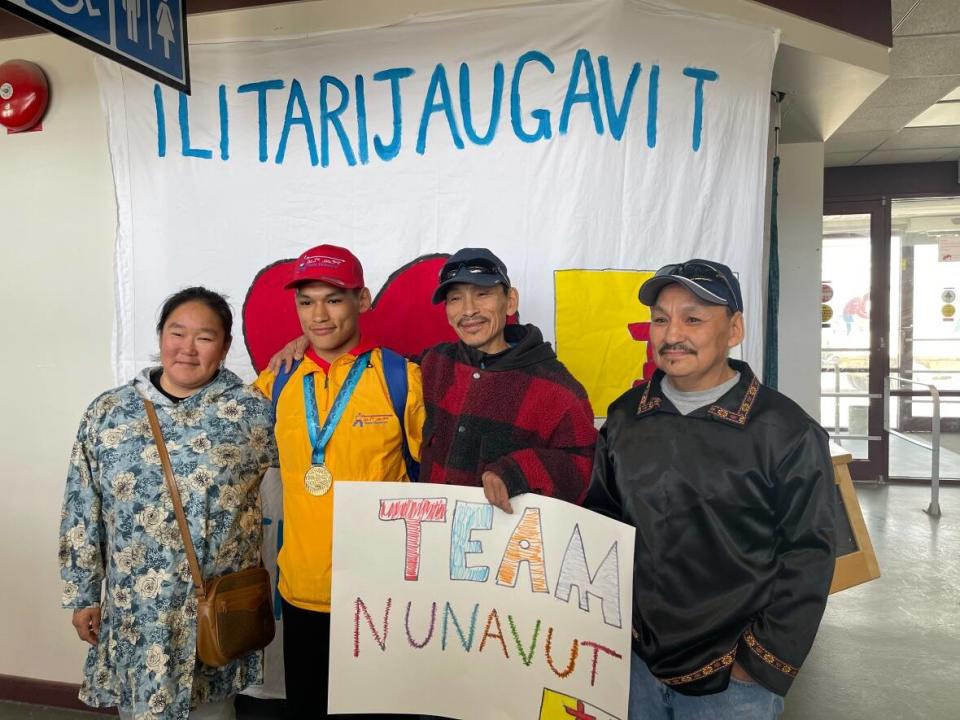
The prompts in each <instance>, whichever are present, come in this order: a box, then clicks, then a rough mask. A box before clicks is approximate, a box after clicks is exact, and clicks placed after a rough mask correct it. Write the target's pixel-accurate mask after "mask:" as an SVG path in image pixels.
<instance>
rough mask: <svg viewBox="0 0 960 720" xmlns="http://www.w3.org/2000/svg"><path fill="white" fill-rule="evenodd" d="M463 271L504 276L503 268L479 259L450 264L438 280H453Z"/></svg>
mask: <svg viewBox="0 0 960 720" xmlns="http://www.w3.org/2000/svg"><path fill="white" fill-rule="evenodd" d="M464 271H466V272H467V273H468V274H470V275H497V276H499V277H501V278H504V274H503V270H501V269H500V268H499V267H497V266H496V265H494V264H493V263H485V262H483V261H482V260H481V261H473V262H469V263H458V264H457V265H453V266H451V267H450V268H448V269H447V270H446V271H444V273H443V274H442V275H441V276H440V282H446V281H447V280H453V278H455V277H457V276H458V275H459V274H460V273H462V272H464ZM504 279H506V278H504Z"/></svg>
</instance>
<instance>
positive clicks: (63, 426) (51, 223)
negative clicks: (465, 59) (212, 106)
mask: <svg viewBox="0 0 960 720" xmlns="http://www.w3.org/2000/svg"><path fill="white" fill-rule="evenodd" d="M517 2H518V0H487V1H486V2H484V0H405V1H404V2H378V1H376V0H326V1H325V2H299V3H293V4H291V5H281V6H272V7H267V8H258V9H253V10H247V11H242V12H229V13H215V14H209V15H203V16H194V17H192V18H191V19H190V26H189V35H190V39H191V41H192V42H200V41H204V40H210V39H217V38H237V37H254V36H267V35H276V36H287V35H296V34H302V33H308V32H321V31H324V30H334V29H340V28H347V27H361V26H371V25H382V24H385V23H392V22H397V21H399V20H402V19H404V18H406V17H409V16H410V15H412V14H415V13H422V12H432V11H437V10H445V9H461V8H471V7H483V6H492V5H509V4H516V3H517ZM13 58H23V59H26V60H31V61H33V62H36V63H38V64H39V65H40V66H41V67H43V69H44V70H45V72H46V73H47V75H48V77H49V79H50V82H51V85H52V103H51V107H50V110H49V112H48V114H47V116H46V118H45V119H44V121H43V131H42V132H38V133H26V134H20V135H10V136H8V135H6V134H0V249H2V255H0V258H2V259H0V307H2V312H0V338H3V345H2V352H0V377H5V378H6V386H5V388H4V393H3V408H4V411H3V412H0V461H2V464H3V465H2V466H3V470H4V477H3V486H2V487H3V494H2V497H3V501H2V505H0V577H3V578H4V580H3V587H2V589H0V618H3V620H4V622H3V626H4V627H3V631H2V640H0V674H4V675H19V676H23V677H32V678H40V679H45V680H59V681H64V682H79V680H80V670H81V667H82V662H83V656H84V652H85V649H84V646H83V645H82V644H81V642H80V641H79V640H77V639H76V636H75V635H74V634H73V629H72V627H71V625H70V617H69V613H67V612H66V611H63V610H61V609H60V607H59V606H60V582H59V570H58V566H57V531H58V526H59V522H60V504H61V501H62V494H63V481H64V476H65V472H66V467H67V459H68V457H69V454H70V446H71V443H72V441H73V435H74V433H75V432H76V428H77V424H78V422H79V420H80V415H81V413H82V412H83V410H84V408H85V407H86V405H87V403H89V402H90V400H91V399H93V397H94V396H95V395H97V394H98V393H99V392H101V391H103V390H105V389H107V388H108V387H111V386H112V385H113V384H114V383H113V377H112V374H111V371H110V343H111V333H112V324H113V241H114V235H115V233H116V204H115V200H114V194H113V179H112V175H111V171H110V162H109V155H108V150H107V144H106V129H105V125H104V119H103V114H102V112H101V109H100V101H99V94H98V89H97V82H96V78H95V75H94V71H93V62H92V55H91V54H90V53H89V52H87V51H86V50H84V49H82V48H80V47H79V46H76V45H72V44H70V43H69V42H67V41H66V40H63V39H60V38H57V37H54V36H51V35H43V36H38V37H32V38H25V39H17V40H6V41H0V62H3V61H5V60H9V59H13Z"/></svg>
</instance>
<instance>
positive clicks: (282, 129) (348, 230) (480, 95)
mask: <svg viewBox="0 0 960 720" xmlns="http://www.w3.org/2000/svg"><path fill="white" fill-rule="evenodd" d="M776 43H777V38H776V34H775V33H774V32H773V31H772V30H768V29H763V28H757V27H752V26H746V25H743V24H739V23H735V22H731V21H728V20H721V19H715V18H709V17H704V16H699V15H695V14H692V13H691V12H689V11H686V10H678V9H675V8H671V7H670V6H666V5H661V4H656V3H653V2H640V1H639V0H603V1H597V0H585V1H580V2H546V3H536V4H530V5H523V6H517V7H510V8H502V9H490V10H482V11H474V12H469V13H456V14H442V15H434V16H425V17H416V18H414V19H411V20H410V21H408V22H404V23H401V24H398V25H393V26H389V27H382V28H375V29H364V30H355V31H347V32H336V33H330V34H323V35H317V36H312V37H306V38H297V39H286V40H269V41H243V42H221V43H211V44H199V45H194V46H192V47H191V53H190V57H191V66H192V80H193V95H192V96H191V97H189V98H187V97H185V96H178V95H177V94H176V93H174V92H173V91H171V90H169V89H167V88H165V87H161V86H159V85H156V84H155V83H154V82H152V81H151V80H149V79H147V78H144V77H142V76H140V75H137V74H135V73H133V72H131V71H129V70H126V69H123V68H122V67H120V66H119V65H116V64H114V63H110V62H108V61H98V73H99V78H100V82H101V88H102V98H103V104H104V108H105V112H106V113H107V116H108V128H109V144H110V149H111V157H112V162H113V169H114V177H115V181H116V194H117V203H118V208H119V229H118V236H117V253H116V282H117V288H116V291H117V316H116V318H117V322H116V345H115V363H116V366H115V370H116V373H117V377H118V379H119V380H125V379H128V378H129V377H131V376H132V375H133V374H134V373H135V372H136V370H137V369H138V368H140V367H141V366H144V365H146V364H148V363H149V359H150V357H151V355H153V354H154V353H155V352H156V344H157V343H156V335H155V331H154V325H155V321H156V312H157V308H158V307H159V306H160V304H161V302H162V301H163V299H164V298H165V297H166V296H167V295H168V294H170V293H171V292H173V291H175V290H177V289H179V288H181V287H184V286H187V285H192V284H202V285H206V286H208V287H211V288H213V289H217V290H221V291H226V292H227V293H228V294H229V295H230V296H231V298H232V299H233V301H234V303H235V305H236V304H237V303H238V302H239V301H240V300H241V299H242V298H243V297H244V296H245V294H246V291H247V289H248V288H249V286H250V283H251V281H252V279H253V277H254V275H255V274H256V273H257V271H258V270H260V269H261V268H263V267H264V266H266V265H268V264H270V263H272V262H274V261H276V260H278V259H281V258H290V257H296V256H297V255H299V254H300V253H301V252H302V251H303V250H305V249H306V248H308V247H311V246H313V245H315V244H319V243H321V242H332V243H335V244H341V245H346V246H348V247H350V248H351V249H352V250H354V251H355V252H356V253H357V255H358V256H359V257H360V258H361V260H362V261H363V263H364V265H365V269H366V273H367V280H368V285H369V286H370V287H371V289H372V290H373V291H374V292H376V290H377V289H378V288H379V287H380V285H381V284H382V283H383V282H384V280H386V278H387V277H388V276H389V275H390V274H391V273H392V272H393V271H394V270H395V269H397V268H399V267H401V266H402V265H404V264H405V263H407V262H408V261H410V260H411V259H413V258H415V257H417V256H421V255H424V254H429V253H435V252H452V251H454V250H456V249H457V248H459V247H463V246H485V247H490V248H491V249H492V250H494V251H495V252H496V253H497V254H499V255H500V256H501V257H502V258H503V259H504V261H505V262H506V263H507V265H508V266H509V269H510V274H511V278H512V280H513V281H514V284H515V285H516V286H517V287H518V288H519V290H520V292H521V298H522V299H521V314H522V317H523V319H524V321H526V322H533V323H535V324H536V325H538V326H540V327H541V329H542V330H543V331H544V334H545V336H546V337H547V339H548V340H552V339H554V327H555V317H554V313H555V307H554V271H556V270H564V269H595V270H600V269H605V268H613V269H623V270H639V269H642V270H653V269H656V268H657V267H658V266H660V265H662V264H665V263H668V262H675V261H679V260H684V259H689V258H691V257H705V258H710V259H714V260H719V261H722V262H725V263H727V264H729V265H730V266H731V267H733V268H734V269H735V270H736V271H737V272H738V273H739V275H740V278H741V282H742V284H743V288H744V295H745V305H746V315H747V329H748V332H747V342H746V346H745V351H744V357H745V358H746V359H747V360H748V361H749V362H750V363H751V364H752V365H754V367H755V369H757V370H759V366H760V359H761V346H762V342H761V327H762V324H761V320H762V318H761V315H762V304H761V296H760V293H761V287H762V282H761V275H762V238H763V228H762V223H763V205H764V197H763V195H764V185H765V173H766V168H765V149H766V139H767V118H768V112H769V103H768V96H769V90H770V78H771V72H772V66H773V59H774V55H775V52H776ZM632 302H636V299H635V298H625V299H624V303H632ZM239 340H240V338H238V342H235V343H234V346H233V350H232V351H231V358H230V359H229V362H230V363H231V365H232V367H234V369H237V370H238V371H239V372H241V374H243V373H244V372H246V376H247V377H248V378H249V377H251V376H252V370H251V369H250V367H249V360H248V358H247V357H246V356H245V353H244V344H243V343H242V342H239ZM611 362H615V358H614V359H611ZM624 389H626V388H624Z"/></svg>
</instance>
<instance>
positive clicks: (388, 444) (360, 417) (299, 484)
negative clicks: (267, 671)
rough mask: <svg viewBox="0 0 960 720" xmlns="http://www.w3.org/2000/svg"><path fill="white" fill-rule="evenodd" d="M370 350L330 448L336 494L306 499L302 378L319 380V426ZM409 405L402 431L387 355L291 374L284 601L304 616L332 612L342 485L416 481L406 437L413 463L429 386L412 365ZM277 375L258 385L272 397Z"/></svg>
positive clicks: (306, 364)
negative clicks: (336, 503)
mask: <svg viewBox="0 0 960 720" xmlns="http://www.w3.org/2000/svg"><path fill="white" fill-rule="evenodd" d="M368 350H369V351H370V367H368V368H367V369H366V370H365V371H364V372H363V374H362V375H361V376H360V380H359V382H358V383H357V387H356V390H355V391H354V393H353V395H352V396H351V398H350V402H349V403H348V404H347V407H346V410H345V411H344V413H343V416H342V417H341V419H340V422H339V424H338V425H337V427H336V430H334V432H333V435H332V436H331V438H330V441H329V443H328V444H327V447H326V455H325V464H326V466H327V467H328V468H329V469H330V472H331V473H332V474H333V480H334V483H333V487H332V488H331V490H330V492H328V493H327V494H326V495H320V496H315V495H311V494H310V493H308V492H307V490H306V486H305V485H304V476H305V475H306V472H307V470H309V469H310V466H311V464H312V462H311V459H312V450H313V448H312V446H311V444H310V436H309V432H308V430H307V416H306V406H305V404H304V403H305V401H304V391H303V379H304V377H305V376H306V375H308V374H310V373H312V374H314V376H315V377H314V387H315V394H316V403H317V409H318V411H319V416H320V423H321V424H322V423H323V422H324V420H325V419H326V417H327V414H328V413H329V412H330V408H331V406H332V405H333V401H334V399H335V398H336V397H337V393H338V392H339V390H340V387H341V386H342V384H343V382H344V380H345V379H346V377H347V373H348V372H349V371H350V368H351V367H352V366H353V363H354V362H355V361H356V360H357V357H358V356H359V355H361V354H363V353H364V352H366V351H368ZM406 373H407V399H406V400H407V401H406V406H405V409H404V412H403V414H404V422H403V428H401V424H400V420H399V418H398V417H397V415H396V413H395V411H394V406H393V403H392V402H391V399H390V393H389V389H388V386H387V380H386V376H385V374H384V366H383V351H382V350H381V349H380V348H379V347H374V348H372V349H371V347H369V346H367V347H357V348H355V349H354V350H352V351H351V352H349V353H346V354H344V355H341V356H340V357H339V358H337V359H336V360H334V361H333V363H329V364H328V363H327V362H326V361H324V360H323V359H322V358H320V357H319V356H317V355H316V354H315V353H313V352H312V351H309V350H308V351H307V355H306V357H304V359H303V361H302V362H301V363H300V364H299V365H298V366H297V367H296V369H295V370H294V371H293V372H292V373H291V375H290V376H289V379H288V380H287V382H286V384H285V385H284V386H283V388H282V390H281V391H280V393H279V396H278V397H277V399H276V424H275V427H274V433H275V435H276V438H277V449H278V450H279V453H280V477H281V479H282V481H283V518H284V519H283V546H282V547H281V549H280V553H279V555H278V557H277V565H278V566H279V569H280V583H279V585H280V594H281V595H282V596H283V598H284V599H285V600H286V601H287V602H288V603H290V604H291V605H295V606H297V607H299V608H303V609H304V610H313V611H317V612H330V581H331V575H332V570H333V556H332V551H333V496H334V494H335V493H336V487H337V485H336V484H337V481H341V480H361V481H368V482H376V481H384V480H386V481H390V480H395V481H409V480H410V478H409V477H408V474H407V466H406V464H405V462H404V456H403V433H404V432H406V439H407V448H408V449H409V453H410V455H411V456H412V459H413V460H414V461H418V462H419V460H420V448H421V444H422V440H423V423H424V419H425V416H426V412H425V410H424V406H423V384H422V381H421V379H420V367H419V366H418V365H416V364H415V363H412V362H407V363H406ZM275 380H276V376H275V375H274V373H272V372H270V371H269V370H264V371H263V372H262V373H260V376H259V377H258V378H257V380H256V382H255V383H254V385H255V386H256V387H257V388H258V389H259V390H260V391H261V392H262V393H263V394H264V395H266V396H267V397H268V398H270V397H273V386H274V382H275Z"/></svg>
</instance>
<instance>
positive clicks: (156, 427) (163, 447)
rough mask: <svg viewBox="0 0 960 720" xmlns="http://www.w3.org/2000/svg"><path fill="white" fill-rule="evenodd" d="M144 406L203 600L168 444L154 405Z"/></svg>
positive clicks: (197, 568) (204, 594)
mask: <svg viewBox="0 0 960 720" xmlns="http://www.w3.org/2000/svg"><path fill="white" fill-rule="evenodd" d="M143 404H144V407H146V408H147V418H148V419H149V420H150V430H152V431H153V439H154V440H155V441H156V443H157V452H159V453H160V464H161V465H162V466H163V477H164V479H165V480H166V482H167V492H169V493H170V499H171V500H172V501H173V512H174V513H175V514H176V516H177V525H179V526H180V535H181V536H182V537H183V548H184V550H186V551H187V563H188V564H189V565H190V574H191V575H193V587H194V590H195V591H196V593H197V597H198V598H200V599H201V600H202V599H203V598H204V597H205V596H206V589H205V588H204V587H203V575H202V574H201V573H200V564H199V563H198V562H197V553H196V551H195V550H194V547H193V539H192V538H191V537H190V527H189V526H188V525H187V516H186V515H185V514H184V512H183V503H181V502H180V490H179V489H178V488H177V481H176V479H174V477H173V467H172V466H171V465H170V454H169V453H168V452H167V444H166V443H165V442H164V441H163V432H161V430H160V421H159V420H158V419H157V411H156V410H155V409H154V407H153V403H152V402H150V401H149V400H147V399H146V398H144V399H143Z"/></svg>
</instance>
